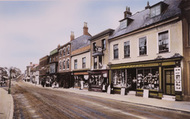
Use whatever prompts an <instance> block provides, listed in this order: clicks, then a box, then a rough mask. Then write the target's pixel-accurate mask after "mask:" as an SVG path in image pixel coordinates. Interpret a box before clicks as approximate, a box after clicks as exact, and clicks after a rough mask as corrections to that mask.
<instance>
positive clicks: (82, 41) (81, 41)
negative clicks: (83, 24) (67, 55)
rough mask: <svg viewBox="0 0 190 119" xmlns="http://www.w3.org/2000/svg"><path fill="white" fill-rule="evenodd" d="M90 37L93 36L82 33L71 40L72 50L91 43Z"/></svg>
mask: <svg viewBox="0 0 190 119" xmlns="http://www.w3.org/2000/svg"><path fill="white" fill-rule="evenodd" d="M90 38H91V36H89V35H82V36H80V37H78V38H75V39H74V40H72V41H70V42H71V52H72V51H75V50H77V49H79V48H82V47H86V46H88V45H90V40H89V39H90Z"/></svg>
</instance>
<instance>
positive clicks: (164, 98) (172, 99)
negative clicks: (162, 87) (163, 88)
mask: <svg viewBox="0 0 190 119" xmlns="http://www.w3.org/2000/svg"><path fill="white" fill-rule="evenodd" d="M162 100H168V101H175V96H171V95H163V97H162Z"/></svg>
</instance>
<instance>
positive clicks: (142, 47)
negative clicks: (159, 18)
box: [139, 37, 147, 55]
mask: <svg viewBox="0 0 190 119" xmlns="http://www.w3.org/2000/svg"><path fill="white" fill-rule="evenodd" d="M146 42H147V41H146V37H143V38H140V39H139V55H146V54H147V44H146Z"/></svg>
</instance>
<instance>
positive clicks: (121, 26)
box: [120, 19, 127, 29]
mask: <svg viewBox="0 0 190 119" xmlns="http://www.w3.org/2000/svg"><path fill="white" fill-rule="evenodd" d="M126 27H127V19H125V20H123V21H121V22H120V29H124V28H126Z"/></svg>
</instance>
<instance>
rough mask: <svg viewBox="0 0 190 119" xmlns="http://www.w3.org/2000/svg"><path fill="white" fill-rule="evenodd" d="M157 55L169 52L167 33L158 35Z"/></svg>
mask: <svg viewBox="0 0 190 119" xmlns="http://www.w3.org/2000/svg"><path fill="white" fill-rule="evenodd" d="M158 35H159V36H158V45H159V53H162V52H168V51H169V39H168V31H165V32H162V33H159V34H158Z"/></svg>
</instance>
